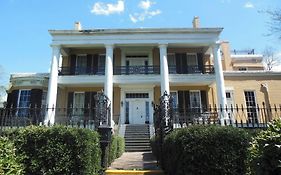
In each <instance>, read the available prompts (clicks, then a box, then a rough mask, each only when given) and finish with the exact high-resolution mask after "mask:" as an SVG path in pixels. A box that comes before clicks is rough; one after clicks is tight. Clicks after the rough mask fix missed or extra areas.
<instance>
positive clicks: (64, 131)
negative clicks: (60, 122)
mask: <svg viewBox="0 0 281 175" xmlns="http://www.w3.org/2000/svg"><path fill="white" fill-rule="evenodd" d="M10 135H11V137H12V138H13V140H14V143H15V147H16V150H17V151H16V154H17V155H18V156H20V158H21V163H23V164H24V171H25V174H28V175H29V174H32V175H41V174H46V175H53V174H73V175H76V174H77V175H78V174H87V175H88V174H89V175H95V174H99V171H100V170H101V166H100V165H101V163H100V161H101V151H100V145H99V135H98V133H97V132H94V131H91V130H88V129H79V128H69V127H64V126H54V127H38V126H37V127H36V126H31V127H27V128H23V129H19V130H16V131H14V132H13V133H10Z"/></svg>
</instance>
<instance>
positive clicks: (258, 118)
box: [243, 89, 260, 121]
mask: <svg viewBox="0 0 281 175" xmlns="http://www.w3.org/2000/svg"><path fill="white" fill-rule="evenodd" d="M246 91H248V92H249V91H251V92H254V96H255V103H256V106H255V108H256V113H257V120H258V121H259V120H260V117H259V116H260V115H259V111H258V110H257V107H258V101H257V94H256V90H253V89H244V91H243V96H244V104H245V107H246V108H247V104H246V96H245V92H246ZM246 112H247V117H248V111H247V110H246Z"/></svg>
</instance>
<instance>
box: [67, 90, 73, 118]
mask: <svg viewBox="0 0 281 175" xmlns="http://www.w3.org/2000/svg"><path fill="white" fill-rule="evenodd" d="M73 96H74V92H69V93H68V97H67V116H69V117H71V115H72V108H73Z"/></svg>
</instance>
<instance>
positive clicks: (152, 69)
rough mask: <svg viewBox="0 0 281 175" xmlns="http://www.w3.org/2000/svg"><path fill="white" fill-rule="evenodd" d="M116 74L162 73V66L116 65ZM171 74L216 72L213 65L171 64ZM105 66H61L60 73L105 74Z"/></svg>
mask: <svg viewBox="0 0 281 175" xmlns="http://www.w3.org/2000/svg"><path fill="white" fill-rule="evenodd" d="M113 71H114V75H137V74H160V66H145V65H141V66H115V67H114V70H113ZM169 73H170V74H214V73H215V69H214V66H212V65H202V66H199V65H196V66H181V65H180V66H176V65H174V66H169ZM104 74H105V68H104V67H73V68H71V67H61V68H60V70H59V75H104Z"/></svg>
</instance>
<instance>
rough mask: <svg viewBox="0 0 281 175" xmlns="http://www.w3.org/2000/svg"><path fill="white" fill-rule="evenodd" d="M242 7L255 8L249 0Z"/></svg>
mask: <svg viewBox="0 0 281 175" xmlns="http://www.w3.org/2000/svg"><path fill="white" fill-rule="evenodd" d="M244 8H255V6H254V4H253V3H251V2H246V3H245V4H244Z"/></svg>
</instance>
